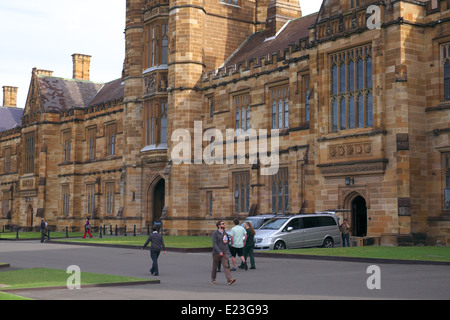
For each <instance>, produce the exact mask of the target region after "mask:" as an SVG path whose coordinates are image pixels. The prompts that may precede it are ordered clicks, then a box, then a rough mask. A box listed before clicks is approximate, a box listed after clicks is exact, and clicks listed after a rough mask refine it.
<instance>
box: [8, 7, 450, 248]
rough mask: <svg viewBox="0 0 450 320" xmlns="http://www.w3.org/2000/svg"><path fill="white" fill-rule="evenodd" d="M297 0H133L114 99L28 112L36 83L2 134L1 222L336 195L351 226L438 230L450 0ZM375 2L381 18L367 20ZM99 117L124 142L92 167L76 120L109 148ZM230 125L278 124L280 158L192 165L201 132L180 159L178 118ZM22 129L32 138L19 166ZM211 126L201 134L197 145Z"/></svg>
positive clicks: (400, 236)
mask: <svg viewBox="0 0 450 320" xmlns="http://www.w3.org/2000/svg"><path fill="white" fill-rule="evenodd" d="M300 5H301V2H300V4H299V2H298V1H297V0H265V1H264V0H263V1H255V0H246V1H242V0H207V1H203V0H202V1H200V0H184V1H177V0H170V1H168V0H147V1H145V0H127V11H126V14H127V20H126V28H125V41H126V56H125V63H124V70H123V79H122V80H123V87H124V88H123V90H124V92H123V97H122V98H121V99H119V100H114V101H116V103H117V104H113V105H111V106H110V107H109V108H112V109H108V107H107V106H105V107H99V110H98V111H97V112H100V113H99V114H98V117H97V116H90V115H89V112H86V110H91V109H90V108H91V107H89V106H90V105H91V103H88V104H87V106H86V105H84V107H83V108H69V109H70V111H69V112H59V113H45V112H44V113H42V112H41V113H39V116H40V117H56V118H57V119H52V120H50V118H49V119H48V120H47V119H40V120H39V121H37V120H35V119H31V115H28V114H29V113H30V112H29V109H30V108H32V107H30V105H31V101H30V96H29V100H28V102H27V106H26V109H25V115H24V118H23V119H24V120H25V121H24V120H23V121H22V124H21V127H19V128H16V129H14V130H12V131H8V132H6V133H3V134H2V140H1V141H0V143H1V149H2V150H5V148H6V149H7V148H8V146H11V149H12V152H11V163H13V162H15V161H18V162H17V164H16V166H17V168H19V169H17V170H15V171H14V170H12V171H13V172H12V173H9V174H4V175H2V176H0V185H1V186H3V188H2V189H3V199H6V201H5V200H3V202H2V204H3V205H2V207H3V208H4V209H3V210H2V219H3V221H6V220H8V219H9V220H8V221H11V222H14V223H17V224H21V225H27V226H29V225H30V223H29V222H28V221H29V220H30V219H31V218H29V219H28V220H27V218H26V217H34V216H33V213H28V215H27V212H29V210H30V209H27V208H29V207H30V206H29V205H31V207H32V208H33V210H34V208H42V211H41V214H42V215H43V216H45V217H46V218H47V219H48V220H51V222H52V224H54V225H55V226H58V227H59V226H64V225H71V226H76V225H77V223H78V226H80V222H79V220H80V219H82V218H83V217H85V216H87V215H94V217H95V218H96V223H98V224H99V225H102V224H106V225H107V224H119V225H120V226H124V225H128V226H130V225H134V224H135V225H137V226H138V228H145V227H146V226H147V225H150V224H152V223H153V222H154V221H162V223H163V228H164V229H165V230H166V231H167V232H168V233H170V234H207V233H210V232H211V231H212V230H214V229H215V221H216V220H217V219H232V218H233V217H236V216H237V217H240V218H245V217H246V216H247V215H249V214H260V213H274V212H276V213H290V214H295V213H299V212H316V211H323V210H334V211H336V212H337V214H338V215H339V216H340V217H341V218H348V219H349V221H350V224H351V226H352V235H353V236H355V237H373V238H376V239H380V241H381V243H383V244H397V243H403V241H408V242H418V241H421V242H427V243H429V244H435V243H438V242H439V243H442V244H448V243H449V242H450V201H449V200H450V192H449V190H450V171H449V169H450V164H449V163H450V160H449V159H450V141H449V132H450V131H449V128H448V126H449V119H450V118H449V110H450V109H449V104H448V99H449V97H450V89H449V88H450V86H449V85H448V81H449V79H450V68H449V65H450V62H449V56H450V51H449V49H450V22H449V18H450V3H449V2H448V1H439V0H433V1H410V0H399V1H384V2H382V1H365V0H360V1H356V0H345V1H337V0H327V1H324V2H323V3H322V7H321V9H320V11H319V12H318V13H315V14H312V15H308V16H305V17H302V14H301V6H300ZM370 5H375V6H376V8H377V9H378V10H379V11H377V10H375V12H378V13H379V16H376V17H375V18H379V19H380V21H381V22H382V24H381V26H380V27H379V28H368V24H367V21H368V19H372V18H373V16H371V13H370V11H369V13H367V8H368V7H369V6H370ZM372 12H373V11H372ZM31 87H33V84H32V86H31ZM105 101H109V100H108V99H103V102H102V103H105ZM36 116H38V114H36ZM32 120H33V121H34V122H33V121H32ZM36 121H37V122H36ZM54 123H57V126H55V125H52V124H54ZM109 123H115V124H116V127H115V128H116V129H115V130H116V133H117V143H115V144H114V145H115V146H116V147H117V151H116V153H115V154H114V156H108V152H107V150H103V151H98V152H99V153H101V154H103V155H102V156H101V157H100V158H99V161H100V159H101V162H102V163H101V166H104V168H102V169H101V170H100V169H99V163H91V162H89V161H86V160H85V159H86V158H88V155H87V154H88V152H89V151H88V150H89V147H88V146H89V144H88V140H89V139H88V138H87V133H86V130H87V128H89V127H90V126H95V127H96V128H97V142H98V143H97V145H96V148H97V149H96V150H98V149H99V148H101V146H103V147H104V148H105V149H108V146H110V144H108V133H107V129H106V127H107V124H109ZM194 124H197V126H195V125H194ZM198 124H201V125H200V127H199V126H198ZM56 128H57V129H56ZM199 128H200V129H199ZM238 128H240V129H243V130H244V131H246V130H247V129H254V130H259V129H267V130H268V131H269V132H270V131H271V130H273V129H278V130H279V144H280V146H279V159H280V164H279V170H278V172H277V173H276V174H273V175H269V176H266V175H263V174H262V170H263V169H264V164H262V163H261V162H257V163H249V161H248V159H247V162H246V163H243V164H240V163H239V162H238V161H237V159H235V161H231V162H226V161H223V163H222V164H218V163H215V164H212V165H209V164H206V163H204V162H203V163H202V164H195V163H194V162H195V161H194V156H193V155H194V154H195V151H196V150H195V149H196V146H195V144H194V143H193V144H192V146H191V151H192V152H191V153H190V155H189V159H188V160H189V161H186V162H190V163H191V164H187V163H184V164H177V163H176V161H174V159H173V151H174V150H175V151H178V149H177V148H178V146H179V142H180V141H179V140H176V139H175V141H172V139H171V137H172V133H174V132H176V130H177V129H183V130H187V131H188V132H189V133H190V136H191V138H193V137H194V136H195V135H196V134H199V135H200V136H203V134H204V133H206V132H207V131H208V132H209V129H217V130H218V131H219V132H222V133H223V135H224V136H225V132H226V130H227V129H233V130H234V129H238ZM66 130H67V131H69V130H70V134H71V145H70V147H71V157H73V159H72V158H71V159H70V161H65V160H64V150H65V149H64V141H65V138H64V137H65V135H64V133H65V132H66ZM28 131H29V132H34V134H35V136H36V141H39V142H38V144H39V145H38V144H36V145H35V149H34V154H33V156H34V159H35V169H34V172H33V173H32V174H29V175H25V172H24V166H26V164H27V163H28V162H27V160H28V158H27V157H26V155H28V156H30V155H29V151H27V150H28V149H27V147H26V146H27V145H28V144H27V140H26V139H27V138H26V134H27V133H28ZM46 131H47V133H48V134H49V135H50V136H51V137H50V136H49V137H47V135H46ZM46 137H47V138H46ZM217 138H218V137H217V136H216V137H214V138H212V140H211V137H205V139H202V140H204V141H202V145H201V149H202V151H203V150H207V151H205V152H206V153H208V152H210V151H209V149H208V146H209V145H210V144H211V141H215V139H217ZM58 139H59V140H58ZM230 140H231V142H232V143H231V146H232V148H233V149H234V150H235V151H238V150H237V148H240V146H239V144H238V142H237V140H238V139H237V137H234V138H232V139H230ZM251 140H252V139H248V141H247V142H246V145H245V146H246V149H245V150H246V153H247V156H248V158H250V156H251V154H250V151H249V143H250V141H251ZM100 141H103V142H100ZM227 142H229V141H227ZM212 145H214V146H216V147H217V148H216V149H214V150H215V151H213V152H218V151H217V150H219V145H218V144H217V143H216V144H212ZM221 146H223V150H225V143H223V144H221ZM96 152H97V151H96ZM5 154H6V155H9V153H7V152H3V155H5ZM203 154H205V153H203ZM215 155H216V156H217V154H215ZM183 156H184V157H188V155H185V154H183ZM3 157H4V161H3V162H6V161H7V159H8V156H6V158H5V156H3ZM78 158H81V159H78ZM224 159H225V158H224ZM8 161H9V160H8ZM42 161H44V162H42ZM42 163H46V165H45V166H44V167H42V165H41V164H42ZM12 167H14V165H12ZM44 177H45V179H43V178H44ZM30 178H32V179H31V180H33V183H32V182H26V181H27V180H28V179H30ZM25 182H26V183H25ZM108 182H109V183H110V184H109V185H108V186H109V188H111V187H112V185H111V183H112V184H113V185H114V188H113V189H108V186H107V183H108ZM28 185H30V186H32V187H28ZM88 186H91V187H89V188H94V189H93V190H94V191H93V194H94V199H95V200H94V203H93V206H92V208H91V209H92V214H91V212H89V211H88V210H89V207H90V206H89V205H88V203H91V202H90V201H91V200H89V199H90V198H89V192H88V191H87V190H88ZM92 186H93V187H92ZM26 188H29V191H27V190H28V189H26ZM67 188H68V189H69V191H68V193H67V192H66V193H65V191H63V190H67ZM50 189H51V190H50ZM90 190H92V189H90ZM107 190H112V191H110V192H108V191H107ZM111 192H112V193H111ZM65 194H68V195H69V196H68V204H67V206H61V203H64V201H65V200H64V199H65V198H64V195H65ZM55 195H60V196H58V197H55ZM111 197H113V198H112V199H114V201H113V204H112V203H111V201H110V200H111ZM56 198H58V199H56ZM7 207H8V208H7ZM27 210H28V211H27ZM64 210H67V212H64ZM108 210H109V211H108ZM111 210H112V211H111ZM5 212H8V213H5ZM32 212H34V211H32ZM97 219H98V222H97Z"/></svg>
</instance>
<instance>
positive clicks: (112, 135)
mask: <svg viewBox="0 0 450 320" xmlns="http://www.w3.org/2000/svg"><path fill="white" fill-rule="evenodd" d="M106 142H107V155H108V156H113V155H115V154H116V151H117V150H116V149H117V124H116V123H112V124H109V125H107V126H106Z"/></svg>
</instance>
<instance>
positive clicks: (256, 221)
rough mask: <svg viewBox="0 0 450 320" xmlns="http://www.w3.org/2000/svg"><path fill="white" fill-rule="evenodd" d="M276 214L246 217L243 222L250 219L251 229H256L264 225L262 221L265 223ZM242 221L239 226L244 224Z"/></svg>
mask: <svg viewBox="0 0 450 320" xmlns="http://www.w3.org/2000/svg"><path fill="white" fill-rule="evenodd" d="M276 216H277V215H276V214H260V215H258V216H251V217H247V218H246V219H245V221H244V222H246V221H250V223H251V224H252V227H253V229H255V230H258V229H259V228H261V227H262V226H263V225H264V223H266V222H267V221H269V220H271V219H272V218H274V217H276ZM244 222H242V224H241V226H244Z"/></svg>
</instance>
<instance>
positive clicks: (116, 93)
mask: <svg viewBox="0 0 450 320" xmlns="http://www.w3.org/2000/svg"><path fill="white" fill-rule="evenodd" d="M124 87H125V86H124V84H123V82H122V79H117V80H114V81H111V82H108V83H106V84H105V85H104V86H103V87H102V88H101V89H100V91H99V92H98V93H97V95H96V96H95V97H94V98H93V99H92V100H91V101H90V102H89V106H95V105H98V104H102V103H104V102H108V101H115V100H120V99H123V97H124Z"/></svg>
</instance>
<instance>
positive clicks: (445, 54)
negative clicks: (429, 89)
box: [441, 43, 450, 100]
mask: <svg viewBox="0 0 450 320" xmlns="http://www.w3.org/2000/svg"><path fill="white" fill-rule="evenodd" d="M441 49H442V52H441V56H442V63H443V74H444V100H450V44H449V43H447V44H444V45H442V47H441Z"/></svg>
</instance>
